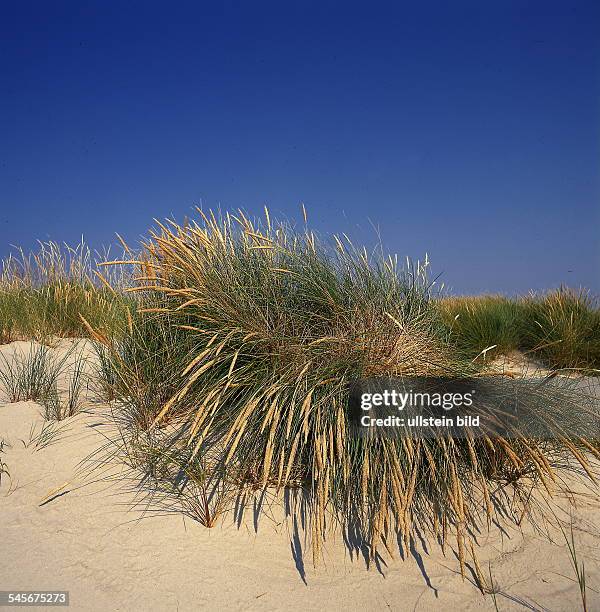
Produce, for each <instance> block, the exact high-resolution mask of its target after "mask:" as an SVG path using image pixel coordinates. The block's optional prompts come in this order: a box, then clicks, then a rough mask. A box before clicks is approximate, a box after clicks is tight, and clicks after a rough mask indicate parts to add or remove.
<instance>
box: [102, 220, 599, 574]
mask: <svg viewBox="0 0 600 612" xmlns="http://www.w3.org/2000/svg"><path fill="white" fill-rule="evenodd" d="M134 265H137V267H138V275H137V278H136V285H135V286H134V287H133V288H132V291H133V293H134V294H136V295H137V300H138V305H139V312H138V314H136V315H135V316H132V317H131V318H130V319H129V321H128V324H127V327H128V333H126V334H125V335H124V336H123V337H122V339H120V340H118V341H113V340H111V339H110V338H107V337H106V336H102V334H101V333H100V332H95V334H96V338H97V339H98V340H100V341H102V342H103V344H104V347H105V348H103V349H102V351H103V352H104V353H103V354H104V363H103V367H104V370H105V372H106V373H107V378H108V379H110V380H112V381H115V380H116V381H118V385H119V391H118V393H117V396H118V398H119V399H120V400H121V401H122V404H123V408H122V412H121V415H122V418H123V420H124V421H125V422H127V421H128V422H129V425H130V427H131V429H132V430H133V431H134V432H135V433H134V435H135V436H138V437H141V438H144V436H145V435H146V436H148V438H151V439H152V440H153V444H155V445H158V446H159V448H158V450H157V451H156V452H155V453H154V454H153V461H154V464H153V465H154V467H153V470H154V471H155V472H159V473H160V472H161V468H160V464H161V457H168V463H169V464H170V463H172V462H173V461H174V457H177V458H178V459H177V461H179V462H181V464H180V466H179V469H178V470H176V472H177V473H179V474H180V475H181V474H184V475H185V474H187V473H190V466H191V465H193V464H194V462H195V461H197V460H198V459H199V460H201V462H202V466H203V468H202V469H203V470H204V475H203V479H202V480H200V481H199V480H196V483H197V482H202V483H203V486H207V484H206V483H207V482H210V483H211V486H213V488H216V489H219V487H220V490H228V489H229V488H230V486H231V483H234V484H235V486H236V487H238V488H239V489H240V490H243V489H244V488H246V487H249V488H251V489H257V488H258V489H260V488H266V487H275V488H277V489H281V488H284V487H290V486H293V487H300V489H301V490H302V491H303V492H304V493H305V494H306V496H307V502H306V503H307V507H308V509H309V518H310V525H311V530H312V536H313V537H312V550H313V555H314V558H315V559H317V558H318V557H319V554H320V552H319V551H320V547H321V544H322V542H323V539H324V538H325V536H326V533H327V531H328V529H329V527H331V526H332V523H333V524H336V523H339V524H340V525H341V526H342V528H343V530H344V533H345V536H346V540H347V541H349V542H350V541H362V542H366V543H367V545H368V547H369V549H370V555H371V558H374V559H376V558H377V556H378V551H379V549H380V547H381V546H384V547H385V548H386V549H388V550H389V551H390V552H393V549H394V546H395V544H396V545H398V544H401V545H402V546H404V547H405V548H406V547H409V546H410V543H411V541H412V538H413V537H415V534H416V531H424V532H429V533H430V534H432V535H433V536H434V538H437V539H438V540H439V541H440V542H441V543H442V544H444V543H445V542H446V541H447V540H448V539H449V538H453V539H454V541H455V542H456V547H457V551H458V556H459V558H460V561H461V569H462V570H463V571H464V563H465V550H466V548H465V546H466V542H467V540H469V539H470V538H472V537H473V534H474V533H476V531H477V530H478V528H479V525H480V520H481V512H483V516H487V520H488V521H490V520H496V519H498V520H502V519H501V517H502V516H504V517H505V518H506V515H507V511H506V508H507V507H510V509H511V512H514V513H516V515H517V516H520V519H519V520H521V519H522V518H523V516H524V515H527V514H528V513H530V512H532V502H531V500H530V498H529V497H528V496H526V495H525V494H523V495H521V489H520V488H519V485H520V482H521V481H524V482H527V483H531V482H532V481H533V482H539V483H542V484H543V485H544V486H545V487H550V483H552V482H556V480H557V477H556V469H555V468H556V465H557V464H568V462H569V457H575V459H576V460H577V461H579V462H580V463H581V464H582V465H584V466H585V469H588V466H587V463H586V460H585V458H584V457H583V455H582V452H581V451H580V450H578V448H577V447H576V446H575V445H574V444H573V443H571V442H569V441H568V440H567V441H565V442H564V443H561V444H556V443H552V442H547V441H546V442H544V441H536V440H520V439H499V440H495V441H492V440H490V439H480V440H473V439H465V440H439V439H438V440H436V439H433V440H418V439H410V438H406V439H402V440H400V439H362V438H359V437H357V436H355V435H353V434H352V433H351V431H350V425H349V415H348V386H349V384H350V383H351V382H352V381H354V380H356V379H361V378H367V377H372V376H402V375H404V376H407V375H413V376H452V377H466V376H473V375H477V371H476V369H475V366H473V365H472V364H471V363H470V361H467V360H465V359H464V358H463V357H461V355H460V353H458V352H455V351H454V349H453V348H452V347H451V346H449V345H448V344H447V343H446V342H445V340H444V328H443V326H442V324H441V321H440V317H439V311H438V309H437V307H436V306H435V305H434V304H433V303H432V301H431V299H430V287H429V283H428V281H427V275H426V270H424V269H423V267H421V266H414V267H411V268H409V269H406V270H401V269H399V268H398V266H397V262H396V260H395V259H394V258H384V257H382V256H371V255H369V254H368V253H367V252H366V251H365V250H364V249H363V250H359V249H356V248H355V247H353V246H352V245H351V244H350V242H349V240H347V239H346V238H344V239H340V238H335V239H334V242H333V244H332V245H331V246H328V245H326V244H323V243H321V242H320V241H318V240H317V238H316V237H315V236H314V235H313V234H312V233H311V232H309V231H308V230H305V231H302V232H295V231H293V230H292V229H291V228H289V227H287V226H282V225H278V226H274V225H272V224H271V222H270V219H269V217H268V215H267V220H266V222H265V223H263V224H260V223H254V222H251V221H250V220H248V219H247V218H246V217H245V216H244V215H243V214H241V213H240V214H238V215H236V216H232V215H227V216H225V217H224V218H220V217H217V216H215V215H212V214H211V215H210V216H203V221H201V222H200V223H196V222H191V223H186V224H185V225H184V226H179V225H177V224H176V223H173V222H169V223H168V224H164V225H163V224H159V227H158V229H157V230H155V231H153V232H152V233H151V235H150V238H149V239H148V240H147V241H146V243H145V245H144V255H143V257H141V258H140V259H139V261H138V262H137V264H134ZM93 333H94V332H93ZM543 399H544V398H543V397H542V400H543ZM565 401H566V402H569V400H568V399H566V400H565ZM567 407H568V408H569V409H572V410H573V414H576V413H577V409H578V406H577V403H576V400H572V405H569V406H567ZM140 429H141V430H145V434H140V431H139V430H140ZM582 444H583V445H584V446H585V448H586V449H587V448H588V447H587V446H586V442H585V441H582ZM588 450H590V449H588ZM146 454H147V453H146ZM157 462H158V465H157ZM163 467H164V466H163ZM196 478H198V476H197V475H196ZM190 480H193V479H190ZM509 483H510V484H511V486H512V487H513V491H514V493H513V496H512V497H510V496H509V494H508V493H507V491H506V486H507V485H508V484H509ZM523 486H524V485H523ZM515 520H516V519H515Z"/></svg>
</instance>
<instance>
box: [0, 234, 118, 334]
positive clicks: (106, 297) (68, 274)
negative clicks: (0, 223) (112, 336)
mask: <svg viewBox="0 0 600 612" xmlns="http://www.w3.org/2000/svg"><path fill="white" fill-rule="evenodd" d="M96 259H102V258H101V257H100V256H98V257H97V258H94V257H93V256H92V253H91V251H90V250H89V248H87V247H86V246H85V244H84V243H81V244H79V245H77V246H76V247H75V248H71V247H69V246H67V245H65V246H60V245H58V244H57V243H54V242H40V246H39V249H38V251H37V252H33V253H25V252H24V251H22V250H18V251H17V252H16V254H15V255H11V256H10V257H8V258H7V259H5V260H4V261H2V262H1V264H0V342H2V343H7V342H11V341H13V340H19V339H36V340H39V341H42V342H45V341H47V340H48V339H49V338H50V337H53V336H61V337H82V336H85V335H86V329H85V326H84V325H83V324H82V321H81V318H80V315H83V316H84V317H85V318H86V320H88V321H90V322H91V323H92V324H93V325H95V326H98V327H104V328H113V327H115V326H116V325H118V322H119V320H120V319H121V318H122V317H123V316H124V315H125V313H124V308H125V300H124V298H123V295H122V293H121V292H120V287H121V285H122V281H123V278H122V276H121V277H118V276H117V275H116V273H114V272H112V274H111V275H109V277H108V278H107V277H106V272H105V273H103V274H101V273H100V272H99V270H98V269H97V265H96V264H97V261H96ZM125 273H126V272H125V271H123V272H122V274H125Z"/></svg>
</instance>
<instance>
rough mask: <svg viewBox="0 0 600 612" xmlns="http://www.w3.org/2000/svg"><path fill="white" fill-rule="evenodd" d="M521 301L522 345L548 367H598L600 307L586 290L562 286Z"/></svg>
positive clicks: (599, 356)
mask: <svg viewBox="0 0 600 612" xmlns="http://www.w3.org/2000/svg"><path fill="white" fill-rule="evenodd" d="M522 304H523V309H524V312H525V319H526V321H527V325H526V326H524V327H523V328H522V330H523V332H522V333H523V344H524V345H525V346H528V347H530V348H531V350H534V351H535V352H536V353H537V354H538V355H539V356H540V357H541V358H542V359H543V360H544V361H545V362H546V363H548V364H549V365H550V366H551V367H556V368H577V369H596V370H600V310H599V309H598V303H597V301H596V300H595V299H594V298H592V297H591V296H590V295H589V293H588V292H586V291H583V290H580V291H576V290H573V289H568V288H564V287H563V288H560V289H558V290H556V291H553V292H550V293H547V294H545V295H541V296H536V295H532V296H529V297H528V298H525V299H524V300H523V302H522Z"/></svg>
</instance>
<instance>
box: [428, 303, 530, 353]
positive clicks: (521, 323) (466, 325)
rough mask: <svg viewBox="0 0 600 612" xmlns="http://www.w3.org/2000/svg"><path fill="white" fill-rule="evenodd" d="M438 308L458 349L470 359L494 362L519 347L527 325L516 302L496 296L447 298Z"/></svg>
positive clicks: (522, 310)
mask: <svg viewBox="0 0 600 612" xmlns="http://www.w3.org/2000/svg"><path fill="white" fill-rule="evenodd" d="M439 308H440V312H441V314H442V317H443V320H444V322H445V324H446V325H447V327H448V329H449V330H450V335H451V337H452V339H453V340H454V341H455V343H456V345H457V347H458V348H459V349H460V350H461V351H463V352H464V353H465V355H467V356H468V357H469V358H471V359H475V358H481V359H482V360H485V359H493V358H494V357H496V356H498V355H500V354H507V353H510V352H511V351H514V350H516V349H519V348H521V337H522V330H523V328H524V327H525V326H526V323H525V320H524V314H525V313H524V309H523V308H522V305H521V303H520V302H518V301H515V300H511V299H509V298H506V297H503V296H497V295H486V296H481V297H447V298H444V299H442V300H440V302H439Z"/></svg>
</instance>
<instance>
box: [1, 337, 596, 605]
mask: <svg viewBox="0 0 600 612" xmlns="http://www.w3.org/2000/svg"><path fill="white" fill-rule="evenodd" d="M64 346H65V342H63V343H61V344H60V346H59V348H58V350H64ZM17 348H18V346H17ZM21 348H22V347H21ZM0 350H2V351H4V352H5V354H9V353H10V352H11V351H13V350H15V344H13V345H9V346H6V347H2V348H1V349H0ZM43 424H44V421H43V419H42V417H41V414H40V409H39V406H37V404H34V403H32V402H28V403H15V404H5V405H0V438H3V439H4V440H5V441H6V443H7V445H9V447H8V448H5V451H4V453H3V454H2V455H0V457H1V458H2V459H3V461H5V462H6V464H7V465H8V469H9V470H10V474H11V478H10V480H9V479H8V478H7V477H4V478H3V479H2V482H1V484H0V589H3V590H8V589H29V590H32V589H64V590H69V591H70V593H71V608H72V609H73V610H140V611H141V610H144V611H147V610H198V609H210V610H249V609H252V610H254V609H260V610H283V609H287V610H289V609H292V610H301V609H302V610H306V609H308V610H313V609H314V610H317V609H326V610H338V609H345V610H365V609H368V610H370V609H373V610H379V609H381V610H388V609H389V610H479V609H492V610H493V609H494V605H493V601H492V598H491V597H490V596H487V597H486V598H483V597H482V596H481V594H480V593H479V591H478V590H477V589H476V588H475V587H474V586H473V585H472V584H471V583H470V582H469V581H463V580H462V579H461V578H460V575H459V574H458V573H457V572H458V567H457V563H456V560H455V558H454V555H453V554H452V552H451V551H447V556H446V557H443V556H442V554H441V552H440V551H439V550H438V549H437V547H435V546H434V547H427V546H426V545H425V543H424V542H419V543H417V544H416V545H415V548H414V549H413V551H411V553H410V554H409V555H408V558H407V559H405V560H404V561H403V560H401V559H400V558H398V559H396V560H393V559H386V561H385V564H384V565H382V566H381V567H379V568H377V567H375V566H373V567H371V568H370V569H369V570H367V569H366V568H365V562H364V559H362V557H360V556H359V557H358V558H355V557H354V555H351V554H350V553H349V552H348V550H347V549H346V548H345V546H344V544H343V542H342V540H341V538H339V537H337V538H335V537H334V538H332V540H331V541H330V543H329V545H328V547H327V550H326V553H325V559H324V561H323V563H322V564H321V565H320V566H319V567H318V568H317V569H314V568H313V567H312V556H311V554H310V551H308V552H306V550H305V555H304V561H302V559H301V558H300V557H299V555H298V553H297V551H298V549H299V548H300V547H302V548H304V547H303V546H302V539H303V538H302V536H297V535H294V534H293V533H291V529H290V527H289V526H288V524H287V523H286V522H285V521H283V518H282V517H283V513H282V510H281V504H277V503H275V504H272V505H271V507H270V509H265V511H264V513H263V516H262V518H261V520H260V523H259V526H258V530H256V529H255V523H254V520H253V516H252V512H247V513H246V516H245V520H243V521H242V524H241V525H239V526H238V525H237V524H235V523H234V522H233V521H232V519H231V517H229V518H227V519H225V520H224V523H223V524H221V525H219V526H217V527H215V528H213V529H206V528H204V527H202V526H201V525H199V524H198V523H195V522H194V521H192V520H190V519H189V518H187V519H185V518H184V517H183V516H182V515H181V514H180V513H167V514H164V515H159V516H157V515H155V514H154V513H152V512H146V513H144V512H143V509H142V508H140V507H139V505H138V506H137V507H136V508H135V509H132V506H133V505H134V502H135V494H134V492H133V491H132V490H131V488H130V486H129V485H128V484H127V481H121V482H119V481H118V480H111V481H107V480H106V479H105V478H101V476H102V473H101V472H97V473H95V474H92V475H90V474H89V472H87V471H85V470H81V469H78V467H77V466H78V464H79V462H80V461H81V460H82V459H83V458H84V457H86V456H88V455H90V454H91V453H93V452H94V451H95V450H96V449H97V448H99V447H100V446H102V445H103V444H104V443H105V442H106V436H110V435H112V434H113V433H114V428H113V426H112V425H111V422H110V418H109V414H108V411H107V410H106V408H105V407H102V406H97V405H92V404H90V405H89V406H88V410H87V412H86V413H85V414H80V415H78V416H76V417H73V418H71V419H68V420H67V421H66V422H64V429H63V430H61V432H60V434H59V435H58V436H57V437H55V438H54V439H53V441H52V442H53V443H52V444H51V445H49V446H47V447H46V448H43V449H40V450H35V449H34V448H33V447H32V446H31V445H29V446H28V447H25V445H26V444H27V443H28V441H29V439H30V438H31V428H32V426H33V427H34V428H35V429H34V435H35V434H36V433H39V431H40V430H41V427H42V426H43ZM115 470H116V471H118V470H119V466H112V468H111V473H112V474H114V473H115ZM66 483H68V484H66ZM62 485H66V486H65V487H64V488H63V489H61V490H60V491H59V493H61V494H58V495H57V496H50V500H49V501H48V502H47V503H42V502H43V500H44V499H46V498H47V496H48V494H49V493H51V492H52V491H53V490H55V489H57V488H58V487H61V486H62ZM599 509H600V504H599V503H598V500H597V499H592V498H590V499H589V500H588V501H587V502H585V501H582V502H580V504H579V506H578V508H577V510H576V513H575V526H576V531H575V537H576V540H577V542H578V549H579V554H580V556H581V557H582V558H584V559H585V563H586V571H587V576H588V583H589V586H590V587H591V588H595V589H597V590H600V571H599V570H600V561H599V560H600V553H599V552H598V546H599V544H600V537H599V536H600V529H598V526H599V524H600V510H599ZM556 542H557V543H556V544H553V543H551V542H550V541H548V539H547V538H545V537H543V536H541V535H536V534H535V533H534V531H533V529H532V528H530V527H527V528H525V531H524V533H517V532H512V533H510V534H505V536H504V537H501V536H500V534H498V533H494V534H489V535H487V536H486V537H484V538H482V544H483V547H482V549H481V551H480V557H481V560H482V565H483V566H484V568H485V569H486V571H487V563H488V560H489V561H490V563H491V571H492V573H493V575H494V579H495V581H496V582H497V583H498V585H499V587H500V589H501V591H502V593H500V594H498V596H497V598H498V606H499V609H500V610H509V609H549V610H565V611H566V610H569V611H570V610H576V609H579V591H578V588H577V586H576V584H575V583H574V582H573V571H572V568H571V566H570V561H569V556H568V552H567V549H566V547H565V545H564V543H563V542H562V541H561V539H560V537H557V538H556ZM588 598H589V609H590V610H599V609H600V595H599V594H598V593H595V592H594V591H592V590H588Z"/></svg>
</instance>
